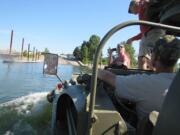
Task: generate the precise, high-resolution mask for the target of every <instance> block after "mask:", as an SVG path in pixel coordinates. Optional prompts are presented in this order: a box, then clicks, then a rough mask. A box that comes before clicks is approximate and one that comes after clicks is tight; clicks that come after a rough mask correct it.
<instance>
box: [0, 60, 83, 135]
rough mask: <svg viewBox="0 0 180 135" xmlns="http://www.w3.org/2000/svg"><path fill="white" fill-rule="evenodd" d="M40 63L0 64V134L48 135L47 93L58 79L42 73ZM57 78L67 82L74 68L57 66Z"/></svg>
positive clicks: (49, 116)
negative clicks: (58, 76) (59, 77)
mask: <svg viewBox="0 0 180 135" xmlns="http://www.w3.org/2000/svg"><path fill="white" fill-rule="evenodd" d="M42 67H43V64H42V63H2V61H0V135H50V134H51V128H50V127H51V108H52V106H51V104H50V103H48V102H47V100H46V95H47V93H48V92H49V91H50V90H52V89H54V88H55V86H56V84H57V83H58V80H57V78H56V77H54V76H45V75H43V74H42ZM58 71H59V73H58V74H59V75H60V76H61V78H63V79H64V80H69V79H70V78H71V75H72V74H73V73H79V72H80V69H79V68H78V67H73V66H71V65H60V66H59V69H58Z"/></svg>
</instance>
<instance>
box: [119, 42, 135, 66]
mask: <svg viewBox="0 0 180 135" xmlns="http://www.w3.org/2000/svg"><path fill="white" fill-rule="evenodd" d="M122 44H124V47H125V50H126V52H127V53H128V55H129V57H130V60H131V67H137V59H136V56H135V50H134V48H133V46H132V45H129V44H126V43H125V42H122Z"/></svg>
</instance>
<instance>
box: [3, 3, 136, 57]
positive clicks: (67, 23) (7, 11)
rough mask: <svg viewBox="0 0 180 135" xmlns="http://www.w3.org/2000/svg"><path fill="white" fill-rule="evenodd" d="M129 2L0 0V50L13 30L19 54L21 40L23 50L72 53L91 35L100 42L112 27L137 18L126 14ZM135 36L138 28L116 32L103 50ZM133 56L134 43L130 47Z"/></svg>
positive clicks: (104, 52) (4, 46) (14, 43)
mask: <svg viewBox="0 0 180 135" xmlns="http://www.w3.org/2000/svg"><path fill="white" fill-rule="evenodd" d="M129 2H130V0H1V2H0V20H1V21H0V50H2V49H8V48H9V44H10V33H11V30H12V29H13V30H14V40H13V49H15V50H17V51H20V50H21V42H22V38H24V39H25V49H27V45H28V44H29V43H30V45H31V49H32V48H33V47H36V48H37V49H38V50H40V51H43V50H44V48H48V49H49V50H50V51H51V52H52V53H58V54H60V53H72V52H73V50H74V48H75V47H76V46H80V45H81V44H82V42H83V41H88V40H89V38H90V36H91V35H93V34H96V35H98V36H99V37H100V38H103V36H104V35H105V34H106V33H107V32H108V31H109V30H110V29H111V28H112V27H114V26H116V25H117V24H120V23H122V22H124V21H128V20H137V16H135V15H131V14H128V6H129ZM138 33H139V26H131V27H129V28H125V29H123V30H122V31H119V32H117V33H116V34H115V35H114V36H113V37H112V38H111V39H110V40H109V41H108V42H107V44H106V46H105V48H104V50H103V54H104V55H107V48H109V47H111V48H112V47H116V45H117V43H119V42H122V41H126V40H127V39H128V38H130V37H132V36H134V35H136V34H138ZM133 46H134V48H135V50H136V54H137V53H138V48H139V45H138V42H134V44H133Z"/></svg>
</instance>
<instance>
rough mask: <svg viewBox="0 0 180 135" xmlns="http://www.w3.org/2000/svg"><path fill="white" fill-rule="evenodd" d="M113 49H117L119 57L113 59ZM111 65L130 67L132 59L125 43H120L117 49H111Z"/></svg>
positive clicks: (109, 63)
mask: <svg viewBox="0 0 180 135" xmlns="http://www.w3.org/2000/svg"><path fill="white" fill-rule="evenodd" d="M113 51H117V53H118V57H117V58H115V59H113V56H112V53H113ZM108 65H109V67H122V68H130V59H129V56H128V54H127V53H126V51H125V48H124V46H123V45H121V44H118V45H117V49H110V50H109V62H108Z"/></svg>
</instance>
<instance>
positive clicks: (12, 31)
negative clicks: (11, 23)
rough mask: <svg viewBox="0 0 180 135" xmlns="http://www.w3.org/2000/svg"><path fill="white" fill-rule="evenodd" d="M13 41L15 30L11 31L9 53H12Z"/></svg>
mask: <svg viewBox="0 0 180 135" xmlns="http://www.w3.org/2000/svg"><path fill="white" fill-rule="evenodd" d="M12 42H13V30H12V31H11V40H10V49H9V55H11V51H12Z"/></svg>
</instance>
